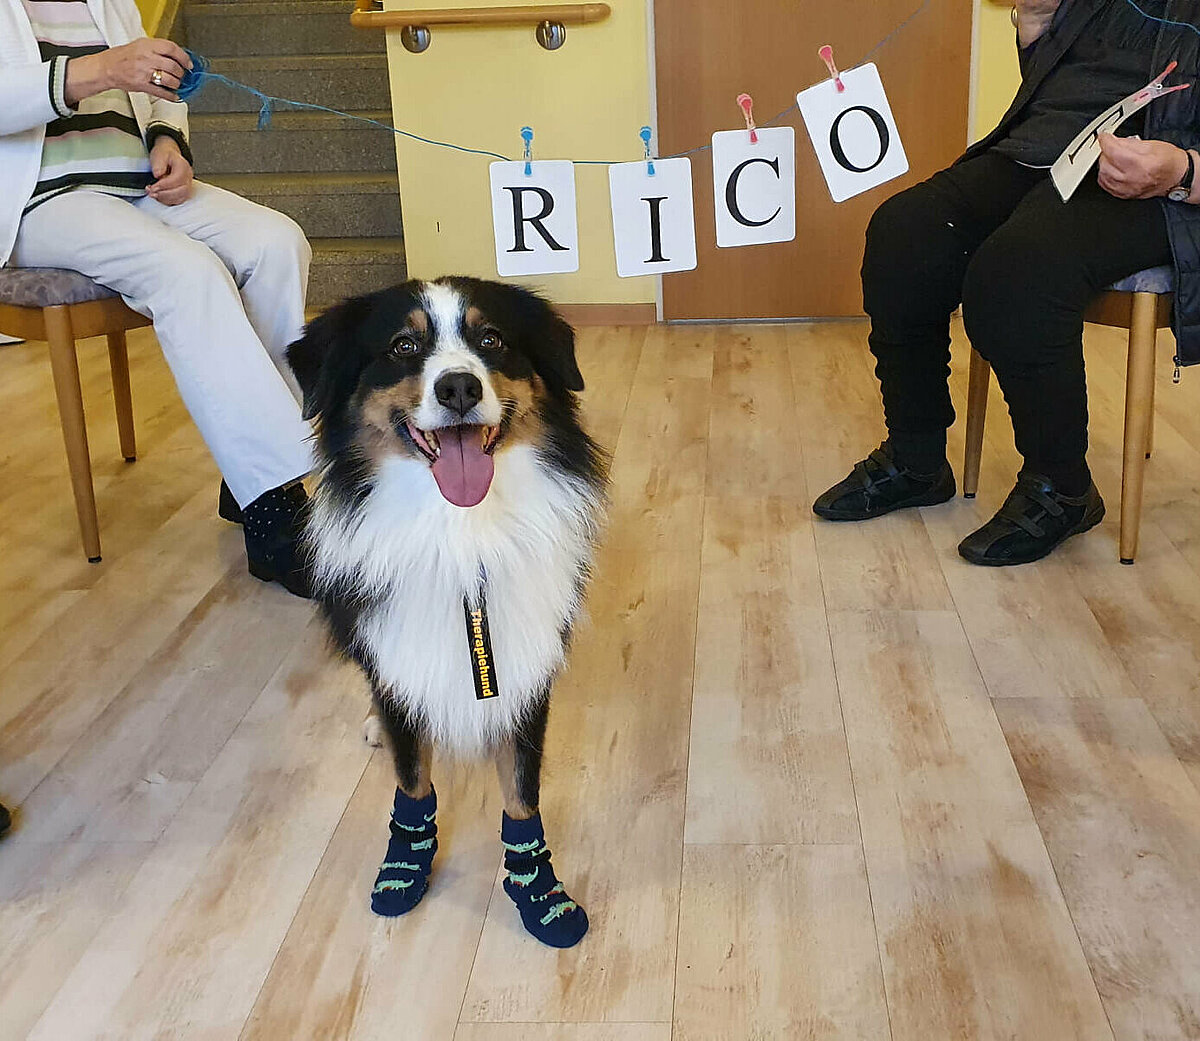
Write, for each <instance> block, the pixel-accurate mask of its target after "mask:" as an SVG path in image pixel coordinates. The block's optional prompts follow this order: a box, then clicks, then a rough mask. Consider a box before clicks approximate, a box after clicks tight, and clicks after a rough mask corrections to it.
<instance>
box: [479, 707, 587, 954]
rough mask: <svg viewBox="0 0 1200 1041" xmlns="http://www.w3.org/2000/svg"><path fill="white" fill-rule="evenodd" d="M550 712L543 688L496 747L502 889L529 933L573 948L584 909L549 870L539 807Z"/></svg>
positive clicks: (583, 929)
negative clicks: (534, 703)
mask: <svg viewBox="0 0 1200 1041" xmlns="http://www.w3.org/2000/svg"><path fill="white" fill-rule="evenodd" d="M549 712H550V696H549V692H547V693H546V696H545V697H543V698H542V699H541V700H540V701H539V702H538V705H537V707H536V708H535V709H534V711H533V712H531V713H530V715H529V716H528V717H527V718H526V719H525V721H524V724H523V725H522V726H521V727H520V728H519V729H518V730H517V732H516V733H515V734H513V735H512V736H511V737H510V738H507V739H506V740H504V741H502V742H501V743H500V744H498V745H497V746H496V750H495V759H496V772H497V773H498V774H499V775H500V788H501V790H502V791H503V793H504V816H503V818H502V819H501V824H500V839H501V841H502V842H503V843H504V867H505V870H506V871H507V872H508V877H507V878H506V879H505V880H504V891H505V892H506V893H507V894H508V895H509V898H510V899H511V900H512V902H513V903H514V904H516V905H517V910H518V911H519V912H520V913H521V922H522V923H523V924H524V926H525V928H526V930H528V931H529V933H531V934H532V935H533V936H535V937H536V938H537V939H539V940H541V941H542V943H544V944H547V945H549V946H551V947H574V946H575V944H577V943H578V942H579V941H580V940H581V939H583V935H584V933H586V932H587V929H588V917H587V913H586V912H585V911H584V909H583V908H582V907H580V906H579V905H578V904H577V903H576V902H575V901H574V900H572V899H571V898H570V897H569V896H567V894H566V891H565V890H564V889H563V885H562V883H561V882H559V880H558V878H557V877H556V876H555V874H554V868H553V867H552V866H551V864H550V848H549V847H548V846H547V845H546V836H545V833H544V831H543V830H542V816H541V814H540V813H539V812H538V799H539V796H540V789H541V774H542V750H543V746H544V744H545V738H546V722H547V720H548V718H549Z"/></svg>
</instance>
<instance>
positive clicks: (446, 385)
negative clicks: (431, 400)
mask: <svg viewBox="0 0 1200 1041" xmlns="http://www.w3.org/2000/svg"><path fill="white" fill-rule="evenodd" d="M433 393H434V396H435V397H436V398H437V399H438V403H439V404H442V405H445V406H446V408H448V409H453V410H454V411H455V412H457V413H458V414H459V415H460V416H465V415H466V414H467V413H468V412H470V411H471V409H473V408H474V407H475V406H476V405H478V404H479V402H480V401H482V400H483V384H482V383H480V382H479V377H478V376H476V375H475V374H474V373H471V372H443V373H442V374H441V375H440V376H439V377H438V378H437V382H436V383H435V384H434V385H433Z"/></svg>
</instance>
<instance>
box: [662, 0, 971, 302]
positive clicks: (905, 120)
mask: <svg viewBox="0 0 1200 1041" xmlns="http://www.w3.org/2000/svg"><path fill="white" fill-rule="evenodd" d="M920 2H921V0H804V2H803V3H801V2H799V0H733V2H730V0H655V5H654V6H655V31H656V37H657V42H656V48H657V59H658V119H659V137H660V142H659V145H660V149H659V150H660V154H662V155H672V154H674V153H676V152H683V151H686V150H688V149H692V148H695V147H697V146H698V145H702V144H707V143H708V142H709V141H710V140H711V138H712V134H713V131H715V130H733V129H736V128H738V127H739V126H744V125H745V124H744V121H743V120H742V116H741V113H740V111H739V110H738V107H737V103H736V98H737V96H738V94H740V93H742V92H743V91H745V92H747V93H749V94H751V95H752V96H753V97H754V106H755V116H756V118H757V119H758V120H760V121H761V122H763V123H766V122H767V121H768V120H769V119H771V117H773V116H774V115H775V114H776V113H777V112H779V111H780V110H782V109H784V108H786V107H787V106H788V105H789V104H791V103H793V102H794V101H795V96H796V93H797V91H799V90H802V89H804V88H805V87H808V86H810V85H811V84H813V83H815V82H817V81H818V80H819V79H821V78H822V77H824V76H827V75H828V73H827V72H826V71H825V67H824V65H822V63H821V60H820V59H819V58H818V57H817V50H818V49H819V48H820V47H821V45H822V44H826V43H828V44H832V45H833V48H834V57H835V58H836V59H837V61H838V65H839V67H850V66H853V65H855V64H857V63H859V62H860V61H861V60H862V58H863V56H864V55H865V54H866V53H867V52H868V51H869V50H870V49H871V48H872V47H874V46H875V45H876V44H877V43H878V42H879V41H880V40H882V39H883V38H884V37H886V36H887V35H888V33H890V32H892V30H894V29H895V28H896V27H897V26H899V25H900V24H901V23H902V22H903V21H904V20H905V19H906V18H908V17H909V16H910V15H912V14H913V12H914V11H915V10H917V9H918V8H919V7H920ZM971 8H972V5H971V4H970V3H968V2H967V0H929V4H928V6H927V7H926V8H925V9H924V10H922V11H920V13H919V14H917V15H916V16H915V17H914V18H913V19H912V21H911V22H909V24H908V25H907V26H905V27H904V28H903V29H901V30H900V31H899V32H898V33H896V35H895V36H894V37H893V38H892V39H891V40H890V41H889V42H888V43H887V44H886V45H884V46H883V47H882V48H880V49H879V50H878V51H877V52H876V53H875V55H874V56H873V57H872V59H871V60H872V61H874V62H875V64H876V65H878V66H879V72H880V75H881V76H882V77H883V83H884V87H885V89H886V90H887V93H888V99H889V100H890V102H891V106H892V111H893V113H894V114H895V117H896V122H897V125H898V127H899V130H900V136H901V140H902V141H903V142H904V148H905V151H906V153H907V154H908V158H909V164H910V171H909V174H908V175H907V176H906V177H905V178H903V179H901V180H895V181H890V182H889V183H887V184H885V185H882V186H881V187H879V188H876V189H874V190H873V191H870V192H867V193H865V194H864V195H860V196H858V197H857V198H854V199H851V200H849V201H848V202H844V203H840V204H835V203H834V202H833V201H832V200H831V198H830V196H829V191H828V189H827V188H826V187H825V180H824V178H823V177H822V175H821V168H820V166H819V165H818V164H817V159H816V155H815V154H814V152H813V149H812V145H811V143H810V142H809V139H808V135H807V133H806V132H805V130H804V128H803V123H802V121H801V120H800V114H799V112H797V111H795V110H794V109H793V110H792V112H791V113H789V115H788V116H786V117H784V119H783V122H786V123H789V124H791V125H793V126H796V127H797V132H796V152H797V156H796V176H797V193H798V203H797V213H796V221H797V234H796V240H795V241H794V242H788V243H781V244H777V245H769V246H749V247H745V248H740V249H718V248H717V244H716V232H715V230H714V224H713V219H714V218H713V198H712V167H711V158H710V154H709V153H708V152H700V153H697V154H695V155H693V156H692V157H691V158H692V164H693V177H694V181H695V186H696V188H695V192H696V224H697V227H696V233H697V238H698V242H697V246H698V251H699V266H698V268H697V269H696V270H695V271H689V272H684V273H682V274H675V275H667V276H665V278H664V286H663V297H664V305H665V311H664V313H665V316H666V317H667V318H668V319H684V318H819V317H827V316H835V315H859V314H861V313H862V291H861V287H860V283H859V268H860V266H861V264H862V248H863V235H864V232H865V230H866V226H867V222H868V220H870V217H871V214H872V212H873V211H874V210H875V207H876V206H878V205H879V203H880V202H882V201H883V200H884V199H886V198H888V196H890V195H892V194H894V193H895V192H897V191H899V190H900V189H901V188H904V187H907V186H908V185H910V184H913V183H915V182H916V181H919V180H922V179H923V178H925V177H928V176H929V175H930V174H932V173H934V172H935V171H936V170H939V169H941V168H942V167H944V166H947V165H948V164H949V163H951V162H952V161H953V160H954V159H955V158H956V157H957V156H958V155H960V154H961V153H962V151H963V149H964V148H965V146H966V141H967V106H968V94H969V85H970V64H971ZM914 248H919V244H918V243H914Z"/></svg>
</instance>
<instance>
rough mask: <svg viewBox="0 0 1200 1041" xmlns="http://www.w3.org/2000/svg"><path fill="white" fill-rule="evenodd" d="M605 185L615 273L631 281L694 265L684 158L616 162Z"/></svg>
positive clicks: (688, 165)
mask: <svg viewBox="0 0 1200 1041" xmlns="http://www.w3.org/2000/svg"><path fill="white" fill-rule="evenodd" d="M651 166H653V168H654V173H650V167H651ZM608 186H609V192H610V194H611V196H612V218H613V242H614V243H615V245H616V253H617V274H619V275H620V276H621V277H622V278H633V277H635V276H637V275H661V274H665V273H666V272H668V271H691V270H693V269H694V268H695V267H696V214H695V207H694V204H693V202H692V164H691V161H690V160H689V159H656V160H654V162H653V163H652V164H651V163H647V162H646V161H644V160H643V161H642V162H638V163H617V164H615V165H613V166H610V167H609V168H608Z"/></svg>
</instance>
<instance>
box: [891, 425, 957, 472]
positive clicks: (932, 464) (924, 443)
mask: <svg viewBox="0 0 1200 1041" xmlns="http://www.w3.org/2000/svg"><path fill="white" fill-rule="evenodd" d="M883 450H884V451H885V452H886V453H887V454H888V455H890V456H891V457H892V462H894V463H895V464H896V466H898V467H899V468H900V469H901V470H907V471H908V472H909V475H910V476H911V477H915V478H917V479H918V480H928V481H929V482H930V483H933V481H934V480H935V479H936V478H937V477H938V475H940V474H941V472H942V470H943V469H945V466H946V432H945V431H944V430H943V431H940V432H938V433H933V434H889V435H888V439H887V440H886V441H885V442H884V443H883Z"/></svg>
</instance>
